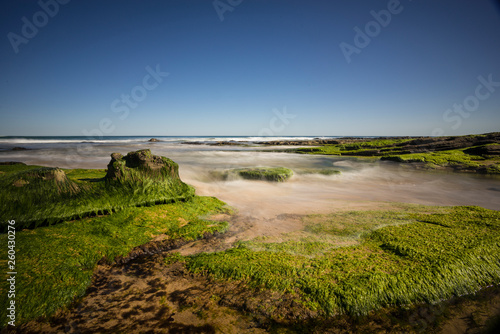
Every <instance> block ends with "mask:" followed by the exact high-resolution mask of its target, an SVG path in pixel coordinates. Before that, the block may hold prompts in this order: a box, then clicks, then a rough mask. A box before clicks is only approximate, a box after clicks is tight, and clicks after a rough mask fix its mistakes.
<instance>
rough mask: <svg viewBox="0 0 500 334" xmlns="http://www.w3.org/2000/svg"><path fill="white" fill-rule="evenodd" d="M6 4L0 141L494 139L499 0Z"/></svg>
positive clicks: (499, 107)
mask: <svg viewBox="0 0 500 334" xmlns="http://www.w3.org/2000/svg"><path fill="white" fill-rule="evenodd" d="M0 6H1V7H2V8H1V10H0V13H1V14H0V16H1V17H0V27H1V31H0V32H1V34H2V35H3V39H2V42H1V43H0V59H1V62H0V74H1V77H0V92H1V96H0V97H1V99H0V135H77V136H81V135H85V134H91V135H92V134H94V135H99V134H104V135H258V134H272V135H277V136H281V135H312V136H316V135H317V136H319V135H367V136H371V135H381V136H390V135H432V134H434V135H439V134H443V135H452V134H469V133H485V132H492V131H499V130H500V127H499V125H500V61H499V59H500V6H498V5H497V3H496V2H495V1H486V0H481V1H467V0H462V1H457V0H454V1H452V0H443V1H432V0H420V1H418V0H413V1H411V0H400V1H397V0H390V1H368V0H366V1H351V0H339V1H331V0H324V1H323V0H321V1H305V0H304V1H297V0H242V1H240V0H220V1H219V0H216V1H211V0H208V1H201V0H199V1H195V0H175V1H174V0H172V1H165V0H164V1H138V0H137V1H130V0H128V1H96V0H88V1H83V0H71V1H68V0H64V1H63V0H59V2H58V1H57V0H41V1H26V0H19V1H10V2H7V1H2V4H1V5H0ZM43 7H45V8H46V9H45V10H44V9H43ZM216 7H217V8H216ZM47 8H48V9H47ZM374 13H375V15H374ZM49 14H51V15H49ZM376 16H379V21H377V20H376V18H375V17H376ZM389 17H390V19H389ZM221 18H222V19H223V20H221ZM26 22H28V23H26ZM30 25H33V26H32V27H35V29H37V31H36V33H35V32H34V31H33V30H30ZM355 27H358V28H359V30H355V29H354V28H355ZM356 31H361V34H363V35H364V36H362V35H358V33H357V32H356ZM357 35H358V36H357ZM367 38H368V39H369V43H368V42H367ZM342 45H343V46H344V47H343V48H342V47H341V46H342ZM346 45H348V47H347V49H346ZM346 50H348V52H347V51H346ZM353 50H356V51H355V52H354V51H353ZM346 54H347V57H346ZM348 60H349V61H348ZM148 69H149V70H148ZM157 69H159V70H158V71H159V72H160V74H161V75H158V74H157V75H156V77H157V79H155V77H154V75H151V74H150V72H155V71H156V70H157ZM166 73H168V75H167V74H166ZM478 78H482V79H478ZM485 82H486V83H485ZM488 82H489V84H488ZM480 85H482V87H479V86H480ZM146 86H147V87H146ZM486 86H487V87H486ZM127 96H128V98H127ZM127 99H128V100H127ZM127 101H128V103H127ZM464 104H465V107H466V109H464V107H462V109H460V108H461V107H460V105H464ZM454 105H455V106H454ZM277 114H280V115H283V114H285V115H290V116H286V117H288V118H286V117H285V118H281V119H280V118H279V117H278V116H277ZM292 116H293V117H292ZM283 120H284V121H283Z"/></svg>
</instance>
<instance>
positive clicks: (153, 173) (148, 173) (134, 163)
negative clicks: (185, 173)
mask: <svg viewBox="0 0 500 334" xmlns="http://www.w3.org/2000/svg"><path fill="white" fill-rule="evenodd" d="M137 177H139V178H142V177H149V178H151V177H153V178H154V177H157V178H163V177H170V178H174V179H179V165H177V163H175V162H174V161H172V160H170V159H168V158H166V157H160V156H158V155H153V154H152V153H151V151H150V150H139V151H135V152H129V153H128V154H127V155H126V156H123V155H121V154H120V153H113V154H111V161H110V162H109V164H108V171H107V173H106V179H108V180H124V179H128V178H137Z"/></svg>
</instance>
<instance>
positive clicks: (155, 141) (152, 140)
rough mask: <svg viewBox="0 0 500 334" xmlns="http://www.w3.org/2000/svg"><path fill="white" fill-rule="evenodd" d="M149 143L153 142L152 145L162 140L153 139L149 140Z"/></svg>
mask: <svg viewBox="0 0 500 334" xmlns="http://www.w3.org/2000/svg"><path fill="white" fill-rule="evenodd" d="M148 141H149V142H152V143H157V142H159V141H160V140H159V139H156V138H151V139H150V140H148Z"/></svg>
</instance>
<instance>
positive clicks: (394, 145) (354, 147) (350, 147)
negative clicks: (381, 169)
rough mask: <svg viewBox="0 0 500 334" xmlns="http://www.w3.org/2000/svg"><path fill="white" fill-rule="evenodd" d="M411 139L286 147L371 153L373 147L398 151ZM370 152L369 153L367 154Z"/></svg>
mask: <svg viewBox="0 0 500 334" xmlns="http://www.w3.org/2000/svg"><path fill="white" fill-rule="evenodd" d="M410 140H411V139H373V140H369V139H367V140H359V141H356V142H352V143H346V144H337V145H323V146H319V147H299V148H294V149H288V150H286V151H288V152H295V153H307V154H326V155H362V156H366V155H371V153H372V152H373V150H374V149H383V150H384V152H390V151H393V150H394V151H399V150H400V146H399V145H401V144H404V143H406V142H409V141H410ZM367 153H370V154H367Z"/></svg>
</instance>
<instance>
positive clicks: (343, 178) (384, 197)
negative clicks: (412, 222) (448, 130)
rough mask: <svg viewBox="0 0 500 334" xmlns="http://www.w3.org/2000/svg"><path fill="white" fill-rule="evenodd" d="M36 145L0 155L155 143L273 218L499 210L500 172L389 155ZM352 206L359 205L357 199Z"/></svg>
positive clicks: (101, 158)
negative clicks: (373, 209)
mask: <svg viewBox="0 0 500 334" xmlns="http://www.w3.org/2000/svg"><path fill="white" fill-rule="evenodd" d="M34 148H35V149H32V150H26V151H3V152H0V161H22V162H24V163H27V164H38V165H44V166H54V167H55V166H57V167H62V168H106V165H107V163H108V162H109V159H110V157H109V156H110V154H111V153H113V152H120V153H122V154H126V153H127V152H129V151H133V150H138V149H143V148H150V149H151V150H152V152H153V153H154V154H157V155H163V156H167V157H169V158H171V159H173V160H174V161H176V162H177V163H179V166H180V175H181V178H182V179H183V180H184V181H185V182H187V183H189V184H191V185H193V186H195V188H196V192H197V194H199V195H208V196H216V197H218V198H220V199H221V200H223V201H225V202H227V203H228V204H230V205H232V206H234V207H235V208H237V209H238V210H239V212H240V214H243V215H251V216H253V217H267V218H269V217H272V216H276V215H279V214H282V213H312V212H325V211H328V210H329V209H331V208H335V207H337V208H338V207H342V206H345V205H350V206H353V205H354V204H355V203H363V202H367V201H375V202H381V201H382V202H385V201H390V202H392V201H396V202H406V203H417V204H431V205H479V206H482V207H485V208H489V209H495V210H498V209H500V178H498V177H488V176H481V175H471V174H458V173H444V172H425V171H417V170H413V169H411V168H408V166H400V165H399V164H396V163H392V162H380V161H378V162H376V161H373V160H359V159H354V158H346V157H335V156H318V155H302V154H288V153H276V152H259V151H257V150H259V148H255V147H225V146H222V147H221V146H206V145H184V144H180V143H171V142H160V143H144V142H130V143H116V144H113V143H99V144H89V145H88V147H87V148H88V152H87V151H85V150H82V149H80V150H79V151H77V149H76V147H75V145H74V144H71V143H51V144H50V145H49V144H44V143H38V144H37V146H36V147H34ZM251 166H269V167H272V166H284V167H288V168H291V169H293V170H295V171H296V173H295V175H294V176H293V177H292V178H291V179H290V180H289V181H287V182H285V183H270V182H264V181H248V180H231V181H218V180H215V179H213V178H211V176H210V174H209V171H211V170H214V169H216V170H221V169H227V168H235V167H251ZM303 168H335V169H338V170H340V171H341V172H342V174H340V175H330V176H325V175H319V174H299V173H297V172H300V170H301V169H303ZM354 206H355V205H354Z"/></svg>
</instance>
